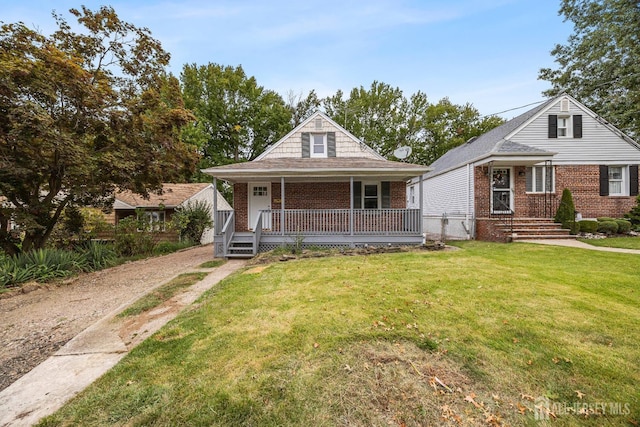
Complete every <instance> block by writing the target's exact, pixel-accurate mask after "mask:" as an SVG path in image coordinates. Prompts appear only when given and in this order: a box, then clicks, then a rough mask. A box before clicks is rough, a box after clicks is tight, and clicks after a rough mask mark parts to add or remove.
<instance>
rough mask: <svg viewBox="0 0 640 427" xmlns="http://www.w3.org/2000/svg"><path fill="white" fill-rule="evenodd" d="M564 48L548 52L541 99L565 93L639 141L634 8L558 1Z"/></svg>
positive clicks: (639, 59) (639, 23) (639, 55)
mask: <svg viewBox="0 0 640 427" xmlns="http://www.w3.org/2000/svg"><path fill="white" fill-rule="evenodd" d="M559 13H560V14H561V15H563V16H564V18H565V21H570V22H571V23H572V24H573V26H574V29H573V33H572V34H571V35H570V36H569V39H568V40H567V43H566V44H564V45H562V44H558V45H556V47H555V48H554V49H553V50H552V51H551V54H552V55H553V56H554V57H555V61H556V63H557V64H558V67H557V68H556V69H552V68H543V69H541V70H540V74H539V78H540V79H542V80H547V81H549V82H551V84H552V88H551V89H550V90H548V91H546V92H545V94H546V95H556V94H558V93H561V92H568V93H570V94H572V95H574V96H576V97H577V98H578V99H580V100H581V101H582V102H584V103H586V104H587V105H588V106H589V107H591V108H592V109H594V110H595V111H597V112H598V114H600V115H602V116H603V117H606V118H607V120H609V121H610V122H612V123H613V124H614V125H616V126H617V127H618V128H620V129H622V130H623V131H625V132H626V133H628V134H629V135H631V136H633V137H636V138H637V137H640V37H639V34H640V5H639V4H638V2H637V1H630V0H562V1H561V7H560V11H559Z"/></svg>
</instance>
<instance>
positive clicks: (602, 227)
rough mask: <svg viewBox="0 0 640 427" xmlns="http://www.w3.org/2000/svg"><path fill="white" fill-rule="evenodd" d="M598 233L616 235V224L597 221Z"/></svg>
mask: <svg viewBox="0 0 640 427" xmlns="http://www.w3.org/2000/svg"><path fill="white" fill-rule="evenodd" d="M598 232H599V233H604V234H607V235H611V234H616V233H617V232H618V223H617V222H615V221H599V222H598Z"/></svg>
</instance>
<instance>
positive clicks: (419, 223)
mask: <svg viewBox="0 0 640 427" xmlns="http://www.w3.org/2000/svg"><path fill="white" fill-rule="evenodd" d="M423 181H424V174H423V173H421V174H420V184H419V185H418V189H419V191H420V197H419V198H418V199H419V200H420V219H418V225H419V226H420V230H419V231H420V234H422V233H424V228H422V227H423V224H422V223H423V221H424V215H423V212H424V206H423V203H424V192H423V190H422V188H423V185H422V182H423Z"/></svg>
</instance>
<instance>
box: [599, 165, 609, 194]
mask: <svg viewBox="0 0 640 427" xmlns="http://www.w3.org/2000/svg"><path fill="white" fill-rule="evenodd" d="M600 195H601V196H608V195H609V166H607V165H600Z"/></svg>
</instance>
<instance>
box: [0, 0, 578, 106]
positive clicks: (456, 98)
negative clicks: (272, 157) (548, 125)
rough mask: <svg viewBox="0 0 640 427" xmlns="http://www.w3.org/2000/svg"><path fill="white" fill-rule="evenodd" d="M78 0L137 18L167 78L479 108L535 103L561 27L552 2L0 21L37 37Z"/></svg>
mask: <svg viewBox="0 0 640 427" xmlns="http://www.w3.org/2000/svg"><path fill="white" fill-rule="evenodd" d="M81 4H84V5H86V6H88V7H89V8H91V9H97V8H98V7H99V6H100V5H101V4H110V5H111V6H113V7H114V9H115V10H116V12H117V13H118V16H119V17H120V18H121V19H123V20H125V21H128V22H131V23H133V24H135V25H136V26H140V27H142V26H144V27H148V28H149V29H150V30H151V32H152V34H153V36H154V37H156V38H157V39H159V40H160V41H161V42H162V45H163V47H164V48H165V49H166V50H167V51H169V52H170V53H171V56H172V59H171V71H172V72H173V73H174V74H176V75H179V74H180V72H181V70H182V66H183V64H185V63H190V64H192V63H195V64H198V65H204V64H207V63H209V62H213V63H218V64H223V65H233V66H237V65H242V67H243V69H244V70H245V72H246V74H247V75H249V76H254V77H256V79H257V81H258V84H259V85H261V86H263V87H265V88H267V89H272V90H275V91H277V92H278V93H280V94H281V95H283V97H286V94H287V93H289V92H290V91H293V92H294V93H302V94H303V95H306V94H307V93H308V92H309V91H310V90H311V89H315V90H316V92H317V93H318V95H319V96H321V97H324V96H328V95H332V94H334V93H335V92H336V91H337V90H338V89H341V90H342V91H343V92H345V93H347V94H348V93H349V91H350V90H351V89H352V88H354V87H359V86H364V87H365V88H368V87H369V86H370V85H371V83H372V82H373V81H374V80H377V81H381V82H384V83H387V84H390V85H391V86H393V87H399V88H400V89H401V90H402V91H403V92H404V94H405V96H407V97H409V96H410V95H411V94H413V93H415V92H417V91H422V92H424V93H426V94H427V96H428V98H429V100H430V101H431V102H437V101H438V100H439V99H441V98H443V97H448V98H449V99H450V100H451V101H452V102H454V103H458V104H464V103H467V102H468V103H471V104H473V105H474V106H475V107H476V108H477V109H478V110H479V111H480V112H481V113H482V114H485V115H488V114H493V113H498V112H502V111H504V110H509V109H512V108H516V107H520V106H523V105H526V104H529V103H533V102H536V101H541V100H542V99H543V96H542V94H541V92H542V91H543V90H545V89H547V88H548V86H549V85H548V83H547V82H543V81H539V80H538V79H537V76H538V70H539V69H540V68H542V67H554V62H553V58H552V57H551V55H550V51H551V49H553V47H554V46H555V44H557V43H565V42H566V40H567V37H568V36H569V34H570V33H571V31H572V26H571V24H570V23H565V22H563V19H562V17H560V16H558V9H559V7H560V0H536V1H533V0H482V1H480V0H477V1H476V0H422V1H419V0H413V1H409V0H341V1H336V0H325V1H321V2H307V1H284V0H268V1H259V0H239V1H232V0H229V1H218V0H211V1H204V0H202V1H197V0H187V1H177V0H175V1H162V0H140V1H138V0H112V1H111V2H109V3H105V2H104V1H93V0H84V1H82V0H79V1H77V2H76V1H67V0H56V1H45V0H22V1H10V0H0V20H2V21H4V22H16V21H22V22H24V23H25V24H26V25H27V26H29V27H32V28H34V27H35V28H38V29H40V31H41V32H43V33H45V34H48V33H50V32H51V31H52V30H53V29H54V28H55V25H54V21H53V19H52V18H51V11H52V10H53V9H55V10H56V11H58V12H65V13H66V11H67V10H68V9H69V8H71V7H79V6H80V5H81ZM65 16H67V19H68V20H69V21H72V19H71V18H72V17H71V16H70V15H68V14H66V15H65ZM522 111H523V110H516V111H510V112H506V113H503V114H501V115H502V116H503V117H505V118H510V117H513V116H515V115H517V114H519V113H521V112H522Z"/></svg>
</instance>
